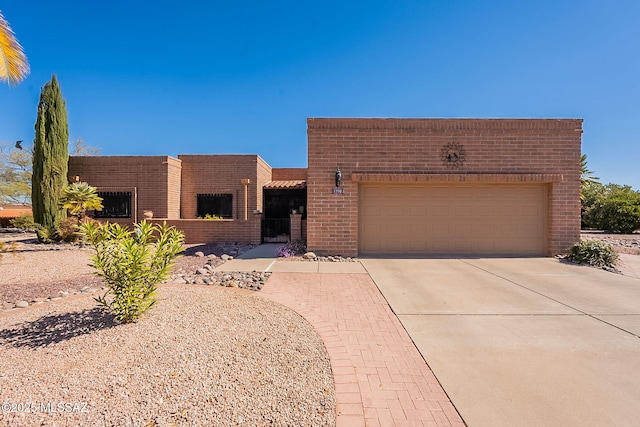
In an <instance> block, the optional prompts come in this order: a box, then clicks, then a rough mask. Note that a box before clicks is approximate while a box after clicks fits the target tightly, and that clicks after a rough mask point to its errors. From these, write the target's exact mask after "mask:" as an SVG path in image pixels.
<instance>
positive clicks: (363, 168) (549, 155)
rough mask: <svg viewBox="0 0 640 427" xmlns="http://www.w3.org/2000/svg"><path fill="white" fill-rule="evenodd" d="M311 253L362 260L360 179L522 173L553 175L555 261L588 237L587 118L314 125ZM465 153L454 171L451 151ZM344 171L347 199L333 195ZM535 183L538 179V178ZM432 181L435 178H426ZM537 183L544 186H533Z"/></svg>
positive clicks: (310, 126)
mask: <svg viewBox="0 0 640 427" xmlns="http://www.w3.org/2000/svg"><path fill="white" fill-rule="evenodd" d="M307 126H308V130H307V132H308V150H309V168H308V190H307V191H308V201H307V203H308V205H307V209H308V214H307V215H308V216H307V222H308V223H307V230H308V231H307V233H308V246H309V249H310V250H314V251H316V252H319V253H334V254H342V255H350V256H353V255H357V252H358V182H357V180H355V181H352V174H360V175H366V174H371V175H375V174H388V175H389V176H392V175H396V174H420V175H428V176H432V175H433V176H435V175H437V174H448V175H451V179H452V180H467V179H469V180H476V181H486V180H485V179H482V178H478V177H476V178H472V177H471V176H468V175H470V174H482V175H484V174H491V175H493V177H492V178H491V180H490V181H493V182H500V181H501V180H502V179H512V178H507V177H506V176H505V177H504V178H502V175H504V174H510V176H511V177H513V176H514V175H518V174H527V175H529V176H530V177H531V176H533V175H540V174H543V175H549V176H552V175H553V176H554V177H556V178H557V177H558V176H560V179H559V180H558V179H556V178H549V179H541V180H540V181H541V182H550V181H553V182H551V183H550V184H549V186H550V190H551V191H550V192H549V194H550V195H549V208H548V213H549V214H548V215H549V218H548V226H549V238H548V243H549V250H548V253H549V254H555V253H558V252H561V251H563V250H565V249H566V248H568V247H569V246H570V245H571V244H573V243H574V242H576V241H577V240H578V239H579V236H580V197H579V194H580V152H581V150H580V143H581V134H582V120H580V119H560V120H556V119H314V118H312V119H308V121H307ZM449 143H457V144H460V145H462V146H463V148H464V150H465V154H466V161H465V163H464V165H463V166H462V167H461V168H459V169H454V170H452V169H451V168H449V167H448V166H447V165H446V164H445V163H444V162H443V160H442V149H443V147H444V146H445V145H446V144H449ZM336 167H340V169H341V171H342V176H343V180H342V181H343V185H342V188H343V190H344V194H339V195H336V194H332V189H333V188H334V186H335V182H334V174H335V170H336ZM530 179H532V178H530ZM423 180H424V181H428V180H429V179H423ZM533 180H534V181H535V180H537V179H533Z"/></svg>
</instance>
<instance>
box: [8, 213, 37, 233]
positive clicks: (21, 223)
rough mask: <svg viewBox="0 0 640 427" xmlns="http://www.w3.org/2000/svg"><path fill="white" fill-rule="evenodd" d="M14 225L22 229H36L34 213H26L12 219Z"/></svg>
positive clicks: (11, 222)
mask: <svg viewBox="0 0 640 427" xmlns="http://www.w3.org/2000/svg"><path fill="white" fill-rule="evenodd" d="M10 224H11V226H12V227H15V228H19V229H21V230H35V229H36V227H37V226H36V223H35V222H34V221H33V215H31V214H24V215H20V216H18V217H16V218H14V219H12V220H11V221H10Z"/></svg>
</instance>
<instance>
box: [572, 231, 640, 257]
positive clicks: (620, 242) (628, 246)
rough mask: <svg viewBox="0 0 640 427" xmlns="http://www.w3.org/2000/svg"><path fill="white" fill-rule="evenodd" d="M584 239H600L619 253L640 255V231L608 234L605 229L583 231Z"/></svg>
mask: <svg viewBox="0 0 640 427" xmlns="http://www.w3.org/2000/svg"><path fill="white" fill-rule="evenodd" d="M582 239H593V240H600V241H602V242H605V243H608V244H610V245H611V246H613V247H614V248H615V250H616V251H617V252H618V253H621V254H630V255H640V233H633V234H607V233H605V232H603V231H585V230H583V231H582Z"/></svg>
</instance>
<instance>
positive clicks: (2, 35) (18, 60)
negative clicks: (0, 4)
mask: <svg viewBox="0 0 640 427" xmlns="http://www.w3.org/2000/svg"><path fill="white" fill-rule="evenodd" d="M28 74H29V63H28V62H27V57H26V56H25V54H24V52H23V51H22V46H20V43H18V40H17V39H16V37H15V35H14V34H13V30H12V29H11V27H10V26H9V23H8V22H7V21H6V20H5V19H4V16H2V11H0V80H2V81H6V82H8V83H9V84H10V85H17V84H18V83H20V82H21V81H23V80H24V79H25V78H26V77H27V75H28Z"/></svg>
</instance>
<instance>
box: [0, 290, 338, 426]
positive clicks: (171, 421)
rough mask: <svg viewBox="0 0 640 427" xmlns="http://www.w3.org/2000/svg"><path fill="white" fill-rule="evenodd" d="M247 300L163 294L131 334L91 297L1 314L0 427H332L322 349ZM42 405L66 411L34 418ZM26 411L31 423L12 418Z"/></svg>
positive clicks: (291, 318)
mask: <svg viewBox="0 0 640 427" xmlns="http://www.w3.org/2000/svg"><path fill="white" fill-rule="evenodd" d="M254 295H256V294H252V295H249V291H237V290H229V289H224V288H220V287H199V286H190V287H187V286H174V285H165V286H162V287H161V288H160V299H161V300H160V301H159V302H158V305H157V306H156V307H155V308H154V309H152V310H151V311H150V312H148V313H147V315H146V316H145V317H144V318H143V319H142V320H141V321H139V322H138V323H135V324H128V325H114V324H113V323H112V322H111V320H110V319H111V317H110V316H109V315H107V314H105V313H104V311H102V310H101V309H98V308H96V304H95V302H94V301H93V299H92V298H90V297H89V296H80V297H73V298H69V299H66V300H64V301H58V302H54V303H49V304H40V305H37V306H34V307H31V308H29V309H26V310H24V311H19V312H18V313H15V312H11V313H6V314H5V315H3V316H0V358H1V359H2V365H1V368H0V390H1V391H0V402H2V403H3V404H4V405H3V411H2V412H0V424H2V425H9V426H62V425H73V426H116V425H117V426H169V425H177V426H214V425H215V426H232V425H243V426H294V425H295V426H332V425H335V395H334V384H333V376H332V373H331V367H330V363H329V357H328V355H327V353H326V350H325V348H324V345H323V343H322V341H321V339H320V338H319V336H318V335H317V333H316V332H315V331H314V330H313V328H312V327H311V326H310V325H309V324H308V323H307V322H306V321H305V320H304V319H302V318H300V316H298V315H297V314H295V313H294V312H292V311H291V310H289V309H286V308H285V307H282V306H280V305H278V304H275V303H272V302H269V301H266V300H263V299H261V298H259V297H257V296H254ZM14 313H15V314H14ZM49 403H51V404H52V406H53V408H59V409H60V408H64V409H66V411H67V412H64V410H63V411H61V412H57V413H43V412H41V409H42V407H43V406H44V407H46V406H47V405H48V404H49ZM7 404H9V405H7ZM11 404H15V405H14V406H12V405H11ZM28 404H30V405H31V406H29V407H28V408H29V409H30V410H31V411H34V410H35V413H33V412H31V413H25V412H10V411H11V410H12V409H14V410H16V411H18V409H20V410H21V411H24V410H25V405H28ZM41 404H42V405H41ZM65 404H66V405H65ZM5 410H9V412H7V411H5ZM79 411H83V412H79Z"/></svg>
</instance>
